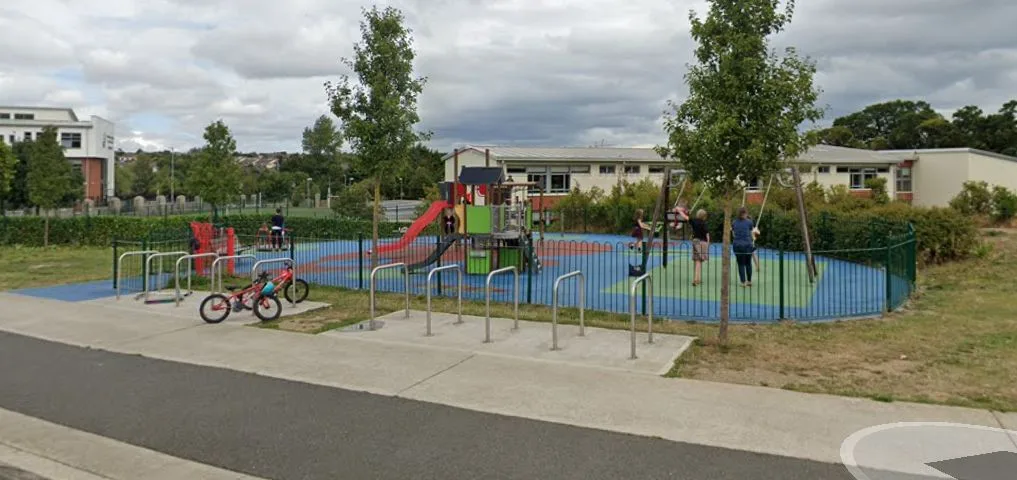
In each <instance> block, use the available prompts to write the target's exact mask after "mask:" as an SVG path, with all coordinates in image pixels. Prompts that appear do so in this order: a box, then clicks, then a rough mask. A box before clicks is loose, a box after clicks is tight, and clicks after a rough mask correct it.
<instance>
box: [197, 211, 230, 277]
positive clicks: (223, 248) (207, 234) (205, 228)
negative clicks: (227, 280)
mask: <svg viewBox="0 0 1017 480" xmlns="http://www.w3.org/2000/svg"><path fill="white" fill-rule="evenodd" d="M191 232H192V233H193V234H194V238H196V239H197V240H198V250H197V251H195V252H194V253H209V252H213V253H218V254H219V255H221V256H226V255H236V248H237V247H236V243H237V242H236V237H235V236H234V235H233V227H227V228H215V227H214V226H212V224H211V223H202V222H191ZM207 261H208V259H207V258H195V259H194V270H195V271H196V272H204V271H205V270H206V265H205V263H206V262H207ZM226 269H227V273H229V274H230V275H233V261H232V260H227V261H226Z"/></svg>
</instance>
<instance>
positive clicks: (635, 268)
mask: <svg viewBox="0 0 1017 480" xmlns="http://www.w3.org/2000/svg"><path fill="white" fill-rule="evenodd" d="M644 273H646V272H645V271H644V270H643V266H642V265H629V276H630V277H641V276H643V274H644Z"/></svg>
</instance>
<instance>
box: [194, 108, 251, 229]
mask: <svg viewBox="0 0 1017 480" xmlns="http://www.w3.org/2000/svg"><path fill="white" fill-rule="evenodd" d="M204 137H205V146H204V147H202V149H201V150H200V151H199V152H198V154H197V156H196V158H195V159H194V160H193V161H192V162H193V164H192V165H191V167H190V168H189V169H188V172H187V185H188V190H190V191H191V192H192V193H193V194H194V195H198V196H200V197H201V200H202V201H204V202H208V203H209V204H210V205H211V206H212V216H213V218H215V217H217V216H218V212H219V207H221V206H222V205H225V204H226V203H227V202H229V201H230V200H236V199H237V196H239V195H240V189H241V182H242V179H241V169H240V164H238V163H237V161H236V159H235V157H236V154H237V142H236V141H235V140H233V135H232V134H231V133H230V129H229V127H227V126H226V124H225V123H224V122H223V121H222V120H216V121H215V122H212V123H211V124H209V125H208V126H207V127H205V135H204Z"/></svg>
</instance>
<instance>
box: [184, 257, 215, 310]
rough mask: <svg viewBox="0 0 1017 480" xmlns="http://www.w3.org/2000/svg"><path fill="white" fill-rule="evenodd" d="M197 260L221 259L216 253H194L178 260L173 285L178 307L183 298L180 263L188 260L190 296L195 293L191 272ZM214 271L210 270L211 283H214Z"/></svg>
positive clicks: (188, 288) (188, 290)
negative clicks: (192, 286) (181, 295)
mask: <svg viewBox="0 0 1017 480" xmlns="http://www.w3.org/2000/svg"><path fill="white" fill-rule="evenodd" d="M195 258H219V254H218V253H215V252H208V253H194V254H191V255H184V256H182V257H180V258H178V259H177V264H176V266H175V267H174V268H173V274H174V279H173V284H174V286H175V287H176V293H177V306H178V307H179V306H180V298H181V297H180V262H183V261H184V260H187V292H188V294H190V293H191V292H194V289H192V288H191V277H192V275H191V271H192V270H194V259H195ZM212 261H213V262H214V261H215V260H212ZM213 271H214V270H213V269H212V268H211V267H209V270H208V279H209V282H211V281H212V272H213Z"/></svg>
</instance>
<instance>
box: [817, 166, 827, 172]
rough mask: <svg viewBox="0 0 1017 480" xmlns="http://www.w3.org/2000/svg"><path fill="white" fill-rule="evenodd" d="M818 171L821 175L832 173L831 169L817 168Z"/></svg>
mask: <svg viewBox="0 0 1017 480" xmlns="http://www.w3.org/2000/svg"><path fill="white" fill-rule="evenodd" d="M816 171H817V172H819V173H830V167H816Z"/></svg>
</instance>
